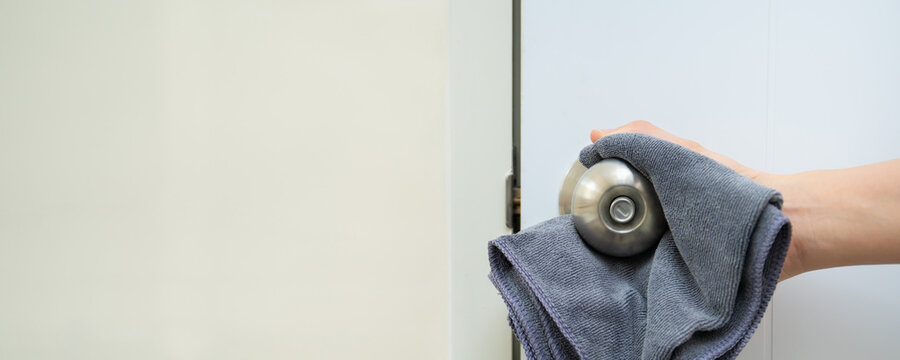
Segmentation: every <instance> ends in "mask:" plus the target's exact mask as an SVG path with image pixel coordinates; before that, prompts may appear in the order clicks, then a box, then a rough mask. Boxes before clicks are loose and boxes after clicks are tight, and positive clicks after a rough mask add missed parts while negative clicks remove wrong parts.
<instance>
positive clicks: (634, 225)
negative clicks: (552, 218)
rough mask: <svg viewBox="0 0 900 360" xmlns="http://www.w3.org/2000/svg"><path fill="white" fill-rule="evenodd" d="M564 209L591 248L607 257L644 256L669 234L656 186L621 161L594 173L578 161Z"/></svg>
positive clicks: (604, 162)
mask: <svg viewBox="0 0 900 360" xmlns="http://www.w3.org/2000/svg"><path fill="white" fill-rule="evenodd" d="M559 209H560V214H568V213H571V214H572V215H573V216H574V221H575V229H576V230H577V231H578V234H579V235H581V237H582V238H583V239H584V241H585V242H586V243H587V244H588V245H589V246H590V247H592V248H594V250H597V251H599V252H601V253H604V254H607V255H613V256H621V257H624V256H632V255H635V254H638V253H641V252H644V251H645V250H647V249H649V248H650V247H653V246H654V245H656V243H657V242H658V241H659V239H660V237H662V235H663V233H664V232H665V231H666V218H665V216H664V215H663V212H662V207H661V206H660V204H659V198H657V197H656V191H655V190H654V189H653V185H652V184H650V181H649V180H647V178H645V177H644V176H643V175H641V173H639V172H638V171H637V170H634V169H633V168H632V167H631V166H630V165H628V163H626V162H625V161H622V160H619V159H614V158H609V159H603V160H601V161H600V162H598V163H596V164H594V166H591V168H590V169H586V168H585V167H584V166H583V165H581V163H579V162H578V161H576V162H575V164H573V165H572V168H571V169H569V173H568V174H567V175H566V178H565V180H564V181H563V188H562V190H561V191H560V196H559Z"/></svg>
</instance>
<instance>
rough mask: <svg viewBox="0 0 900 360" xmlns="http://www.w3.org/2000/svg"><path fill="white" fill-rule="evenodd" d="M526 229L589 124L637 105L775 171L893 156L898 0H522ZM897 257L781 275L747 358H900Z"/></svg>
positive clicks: (685, 133) (898, 95)
mask: <svg viewBox="0 0 900 360" xmlns="http://www.w3.org/2000/svg"><path fill="white" fill-rule="evenodd" d="M521 16H522V17H521V64H522V67H521V73H520V76H521V117H520V125H521V180H520V181H521V186H522V215H521V221H522V227H523V228H524V227H528V226H531V225H534V224H536V223H538V222H540V221H543V220H545V219H548V218H550V217H553V216H556V215H557V194H558V191H559V188H560V185H561V182H562V179H563V176H564V175H565V173H566V171H567V170H568V167H569V166H570V165H571V163H572V162H573V161H574V160H575V159H576V157H577V154H578V151H579V150H580V149H581V148H582V147H583V146H585V145H587V144H588V143H589V138H588V134H589V131H590V130H591V129H594V128H611V127H616V126H619V125H622V124H624V123H626V122H629V121H632V120H637V119H643V120H650V121H652V122H654V123H655V124H656V125H658V126H660V127H662V128H664V129H666V130H668V131H670V132H672V133H674V134H676V135H679V136H682V137H686V138H689V139H692V140H696V141H697V142H699V143H700V144H703V145H704V146H705V147H707V148H709V149H711V150H713V151H716V152H720V153H723V154H725V155H727V156H729V157H732V158H734V159H735V160H737V161H739V162H741V163H743V164H745V165H747V166H750V167H753V168H757V169H762V170H764V171H769V172H777V173H791V172H798V171H803V170H811V169H824V168H843V167H849V166H855V165H861V164H867V163H872V162H877V161H883V160H888V159H893V158H897V157H900V145H898V143H900V101H897V99H900V66H897V64H900V22H898V21H897V19H900V4H898V3H896V2H890V1H860V2H836V1H826V2H822V1H811V0H804V1H792V2H781V1H776V0H771V1H769V2H763V1H750V0H742V1H730V2H722V1H694V2H689V3H686V2H650V1H629V2H623V1H587V0H583V1H565V2H551V1H547V0H524V1H523V4H522V15H521ZM897 296H900V266H893V265H891V266H887V265H886V266H866V267H849V268H841V269H831V270H824V271H818V272H813V273H808V274H804V275H801V276H798V277H796V278H793V279H790V280H788V281H786V282H784V283H782V284H780V285H779V287H778V290H777V291H776V293H775V297H774V299H773V301H772V302H771V303H770V307H769V309H768V311H767V313H766V316H765V317H764V318H763V321H762V323H761V324H760V326H759V328H758V329H757V331H756V334H755V336H754V337H753V339H752V341H751V342H750V343H749V345H748V346H747V347H746V348H745V349H744V351H743V353H742V354H741V359H844V358H851V357H852V358H887V357H895V356H896V350H895V349H894V347H893V346H894V339H893V338H894V337H895V334H898V333H900V307H897V306H896V305H895V303H894V299H896V298H897Z"/></svg>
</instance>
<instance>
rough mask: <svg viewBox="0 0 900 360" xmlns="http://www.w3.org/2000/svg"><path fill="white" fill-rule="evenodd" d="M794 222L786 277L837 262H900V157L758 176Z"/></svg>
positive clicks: (845, 263) (855, 263)
mask: <svg viewBox="0 0 900 360" xmlns="http://www.w3.org/2000/svg"><path fill="white" fill-rule="evenodd" d="M760 180H761V182H763V183H764V184H766V185H769V186H771V187H773V188H775V189H777V190H779V191H780V192H781V193H782V195H783V196H784V213H785V215H787V216H788V218H789V219H790V220H791V224H792V239H793V240H792V241H793V244H792V246H791V249H790V252H789V254H788V257H789V261H788V262H786V268H785V269H784V270H783V271H782V276H781V278H782V279H786V278H789V277H791V276H794V275H797V274H800V273H802V272H806V271H812V270H818V269H825V268H830V267H837V266H847V265H863V264H886V263H900V160H893V161H887V162H882V163H877V164H871V165H866V166H860V167H855V168H849V169H841V170H819V171H810V172H803V173H798V174H791V175H766V176H764V179H760Z"/></svg>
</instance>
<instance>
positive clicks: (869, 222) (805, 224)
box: [591, 121, 900, 281]
mask: <svg viewBox="0 0 900 360" xmlns="http://www.w3.org/2000/svg"><path fill="white" fill-rule="evenodd" d="M617 133H643V134H647V135H650V136H655V137H657V138H660V139H663V140H667V141H670V142H673V143H676V144H679V145H681V146H684V147H686V148H688V149H691V150H693V151H695V152H698V153H700V154H702V155H705V156H707V157H709V158H712V159H713V160H716V161H718V162H720V163H722V164H723V165H725V166H728V167H730V168H732V169H734V170H735V171H737V172H738V173H740V174H741V175H744V176H746V177H748V178H750V179H753V180H754V181H756V182H758V183H760V184H762V185H765V186H768V187H771V188H773V189H776V190H778V191H779V192H781V194H782V195H783V196H784V208H783V212H784V214H785V215H787V217H788V218H789V219H790V220H791V225H792V235H791V245H790V248H789V250H788V254H787V258H786V259H785V262H784V267H783V268H782V270H781V278H780V280H779V281H782V280H785V279H788V278H791V277H793V276H796V275H799V274H802V273H804V272H808V271H813V270H819V269H826V268H832V267H838V266H849V265H872V264H898V263H900V159H896V160H891V161H885V162H880V163H875V164H870V165H864V166H859V167H854V168H847V169H840V170H816V171H807V172H801V173H796V174H770V173H766V172H763V171H760V170H756V169H751V168H749V167H746V166H744V165H742V164H740V163H738V162H737V161H734V160H733V159H731V158H728V157H726V156H724V155H721V154H717V153H715V152H712V151H709V150H708V149H706V148H704V147H703V146H700V144H698V143H697V142H695V141H691V140H688V139H684V138H680V137H677V136H675V135H672V134H670V133H668V132H666V131H665V130H663V129H660V128H658V127H656V126H655V125H653V124H651V123H649V122H647V121H635V122H632V123H629V124H626V125H624V126H621V127H618V128H615V129H603V130H593V131H591V141H592V142H593V141H597V140H599V139H600V138H602V137H604V136H607V135H611V134H617Z"/></svg>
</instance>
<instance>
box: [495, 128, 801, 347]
mask: <svg viewBox="0 0 900 360" xmlns="http://www.w3.org/2000/svg"><path fill="white" fill-rule="evenodd" d="M608 157H615V158H620V159H623V160H625V161H627V162H628V163H630V164H631V165H632V166H633V167H634V168H635V169H636V170H638V171H640V172H641V173H642V174H644V175H645V176H646V177H647V178H648V179H650V181H651V182H652V183H653V186H654V188H655V190H656V193H657V195H658V196H659V200H660V203H661V204H662V208H663V213H664V214H665V217H666V220H667V221H668V225H669V230H668V231H666V233H665V234H664V235H663V236H662V238H661V239H660V242H659V245H657V247H656V248H654V249H651V250H648V251H646V252H644V253H641V254H638V255H636V256H632V257H628V258H618V257H612V256H607V255H604V254H600V253H598V252H596V251H594V250H592V249H591V248H589V247H588V246H587V245H586V244H585V243H584V242H583V241H582V239H581V238H580V237H579V235H578V233H577V232H576V231H575V227H574V224H573V222H572V216H571V215H564V216H559V217H556V218H553V219H550V220H547V221H545V222H542V223H540V224H537V225H535V226H533V227H531V228H528V229H525V230H523V231H521V232H519V233H517V234H513V235H506V236H501V237H500V238H498V239H496V240H493V241H491V242H490V245H489V247H488V252H489V258H490V264H491V273H490V278H491V281H493V283H494V285H495V286H496V287H497V289H498V290H500V294H501V296H502V297H503V300H504V302H505V303H506V305H507V307H508V309H509V323H510V326H511V327H512V328H513V330H514V331H515V333H516V336H517V337H518V339H519V341H520V342H521V343H522V345H523V347H524V350H525V354H526V355H527V356H528V358H529V359H637V358H642V359H668V358H675V359H714V358H727V359H730V358H734V357H736V356H737V354H738V352H740V350H741V349H742V348H743V347H744V345H746V343H747V341H748V340H749V339H750V336H751V335H752V334H753V331H754V330H755V329H756V326H757V325H758V324H759V321H760V318H761V317H762V315H763V313H764V312H765V309H766V305H767V304H768V302H769V299H771V297H772V292H773V291H775V285H776V284H777V282H778V277H779V275H780V273H781V266H782V264H783V263H784V259H785V255H786V254H787V249H788V245H789V243H790V223H789V222H788V219H787V217H785V216H784V215H783V214H782V213H781V210H780V209H781V203H782V198H781V195H780V194H779V193H778V192H776V191H775V190H773V189H770V188H767V187H765V186H762V185H759V184H757V183H756V182H754V181H752V180H750V179H749V178H746V177H744V176H741V175H740V174H738V173H736V172H734V171H733V170H731V169H729V168H727V167H725V166H723V165H721V164H719V163H718V162H716V161H714V160H712V159H709V158H707V157H704V156H702V155H700V154H697V153H695V152H693V151H691V150H688V149H687V148H684V147H682V146H679V145H676V144H673V143H670V142H667V141H664V140H660V139H657V138H654V137H650V136H646V135H642V134H617V135H610V136H606V137H604V138H602V139H601V140H599V141H597V142H596V143H594V144H592V145H590V146H588V147H586V148H585V149H584V150H582V152H581V158H580V161H581V163H582V164H584V165H585V166H587V167H590V166H591V165H593V164H595V163H596V162H598V161H600V160H601V159H603V158H608Z"/></svg>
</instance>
